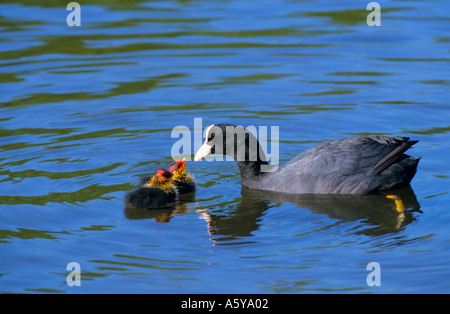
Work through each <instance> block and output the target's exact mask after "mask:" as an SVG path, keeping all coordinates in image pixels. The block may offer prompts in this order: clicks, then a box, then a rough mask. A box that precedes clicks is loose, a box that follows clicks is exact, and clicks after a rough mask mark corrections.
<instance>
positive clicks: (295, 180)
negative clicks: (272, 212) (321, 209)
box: [194, 124, 419, 194]
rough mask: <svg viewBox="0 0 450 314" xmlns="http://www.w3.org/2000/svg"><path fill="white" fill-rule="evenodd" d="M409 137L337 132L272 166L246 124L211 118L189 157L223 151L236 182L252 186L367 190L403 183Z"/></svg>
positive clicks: (408, 176) (409, 174)
mask: <svg viewBox="0 0 450 314" xmlns="http://www.w3.org/2000/svg"><path fill="white" fill-rule="evenodd" d="M415 143H417V141H410V140H409V138H408V137H401V136H395V137H391V136H356V137H349V138H342V139H338V140H333V141H326V142H324V143H321V144H319V145H317V146H315V147H312V148H310V149H308V150H306V151H304V152H303V153H301V154H299V155H297V156H296V157H294V158H293V159H292V160H290V161H289V162H287V163H285V164H283V165H280V166H279V167H278V169H276V168H274V166H271V165H269V164H268V162H267V161H266V158H265V155H264V152H263V151H262V149H261V147H260V145H259V143H258V141H257V139H256V138H255V136H253V135H252V134H251V133H250V132H249V131H248V130H246V129H244V128H243V127H236V126H233V125H230V124H219V125H214V124H213V125H211V126H210V127H209V128H208V129H207V130H206V141H205V143H204V144H203V146H201V147H200V149H199V150H198V152H197V153H196V155H195V158H194V160H196V161H198V160H201V159H202V158H203V157H205V156H206V155H209V154H215V153H218V154H223V155H229V156H231V157H233V158H234V159H235V160H236V161H237V164H238V166H239V170H240V172H241V176H242V184H243V185H244V186H246V187H248V188H250V189H255V190H267V191H276V192H283V193H323V194H369V193H375V192H379V191H386V190H392V189H397V188H401V187H404V186H407V185H409V183H410V181H411V180H412V178H413V177H414V174H415V173H416V169H417V164H418V162H419V158H413V157H410V156H408V155H406V154H404V152H406V151H407V150H408V149H409V148H410V147H411V146H412V145H414V144H415ZM272 170H273V171H272Z"/></svg>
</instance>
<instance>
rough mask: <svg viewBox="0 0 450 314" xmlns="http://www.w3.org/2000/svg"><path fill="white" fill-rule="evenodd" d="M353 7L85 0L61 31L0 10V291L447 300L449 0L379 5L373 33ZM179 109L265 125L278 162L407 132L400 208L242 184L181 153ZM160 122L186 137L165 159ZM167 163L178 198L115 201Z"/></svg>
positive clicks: (5, 4)
mask: <svg viewBox="0 0 450 314" xmlns="http://www.w3.org/2000/svg"><path fill="white" fill-rule="evenodd" d="M368 2H369V1H367V3H368ZM367 3H366V2H361V1H268V0H267V1H257V2H256V1H251V0H239V1H237V0H236V1H216V0H208V1H206V0H199V1H136V4H118V2H116V1H106V0H104V1H100V0H98V1H90V4H89V5H87V4H83V3H80V4H81V26H79V27H77V26H73V27H69V26H68V25H67V24H66V17H67V15H68V14H69V13H70V11H67V10H66V5H67V3H61V2H60V1H41V3H40V4H39V5H37V4H36V3H35V1H27V0H20V1H2V3H1V4H0V12H1V14H0V33H1V36H0V88H1V93H0V239H1V240H0V253H1V258H0V291H1V292H3V293H330V292H331V293H336V292H338V293H449V292H450V284H449V282H448V280H447V279H448V278H449V277H450V271H449V268H448V265H449V263H450V232H449V228H448V225H449V224H450V214H449V211H448V209H449V206H448V204H449V201H450V198H449V191H450V190H449V179H450V172H449V170H448V156H449V155H450V154H449V153H450V147H449V140H450V136H449V132H450V124H449V121H450V119H449V118H450V110H449V102H448V100H449V97H448V95H449V58H448V51H449V48H450V47H449V42H450V41H449V30H450V24H449V19H448V12H449V3H448V2H447V1H437V0H436V1H393V0H391V1H383V2H380V5H381V26H379V27H376V26H374V27H369V26H368V25H367V23H366V17H367V14H368V13H369V11H367V10H366V5H367ZM195 118H197V119H201V123H202V124H201V129H204V128H206V127H207V126H208V125H210V124H212V123H220V122H229V123H234V124H240V125H243V126H245V127H247V126H255V127H257V128H258V127H260V126H267V127H270V126H275V127H278V128H279V157H280V161H281V162H285V161H287V160H289V159H291V158H292V157H294V156H295V155H297V154H298V153H300V152H302V151H304V150H306V149H307V148H309V147H312V146H313V145H316V144H318V143H320V142H323V141H325V140H329V139H336V138H341V137H346V136H352V135H360V134H387V135H404V136H409V137H411V138H412V139H416V140H419V143H417V144H416V145H415V146H414V147H413V148H412V149H411V150H410V154H411V155H413V156H420V157H422V159H421V161H420V164H419V168H418V172H417V174H416V176H415V178H414V179H413V181H412V183H411V187H409V188H407V189H404V190H401V191H396V193H398V194H399V195H401V196H402V199H403V201H404V203H405V206H406V207H407V211H406V212H405V213H404V214H401V215H400V214H398V213H397V212H396V211H395V206H394V202H393V201H392V200H389V199H385V198H384V197H382V196H380V197H373V198H368V197H367V198H364V197H355V198H348V197H341V198H321V197H309V198H308V197H301V196H298V197H287V196H285V195H280V194H278V195H277V194H275V195H273V194H268V193H261V192H255V191H249V190H247V189H242V187H241V183H240V175H239V170H238V168H237V166H236V164H235V163H234V162H226V161H223V162H220V161H201V162H193V161H192V157H193V154H194V153H195V151H194V148H195V147H194V135H193V134H194V133H193V131H194V128H195V123H194V119H195ZM195 121H200V120H195ZM179 126H186V127H188V128H189V129H190V130H191V131H192V143H191V144H192V145H191V146H190V148H191V149H190V151H187V152H180V154H179V155H177V156H172V154H171V149H172V147H173V145H174V144H175V143H176V142H177V140H178V138H173V137H171V133H172V130H174V129H177V127H179ZM182 153H183V156H181V154H182ZM175 157H176V158H179V157H185V158H187V159H188V163H187V166H188V170H189V171H190V173H191V174H192V175H194V177H195V179H196V182H197V191H196V193H195V196H193V197H190V198H187V199H181V200H180V202H179V203H178V204H177V205H176V207H175V208H172V209H166V210H157V211H146V210H145V211H129V210H126V209H125V208H124V206H123V198H124V195H125V194H126V192H128V191H130V190H132V189H133V188H135V187H136V182H137V181H138V178H139V177H140V176H144V175H150V174H152V173H154V171H155V170H156V169H158V168H164V167H165V168H167V166H168V165H169V164H170V163H171V162H172V161H173V158H175ZM287 180H289V178H287ZM70 262H76V263H78V265H79V266H80V268H81V277H80V280H79V283H80V284H81V285H80V286H69V285H68V283H67V277H68V276H69V278H74V277H70V272H71V270H67V268H66V267H67V265H68V264H69V263H70ZM370 262H376V263H378V264H379V265H380V273H379V274H380V278H381V281H380V284H381V285H380V286H370V285H368V284H367V282H366V279H367V277H368V276H369V275H370V270H367V269H366V267H367V264H368V263H370Z"/></svg>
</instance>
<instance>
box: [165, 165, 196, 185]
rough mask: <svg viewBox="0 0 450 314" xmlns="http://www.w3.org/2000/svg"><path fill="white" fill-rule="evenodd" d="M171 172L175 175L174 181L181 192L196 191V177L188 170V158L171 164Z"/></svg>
mask: <svg viewBox="0 0 450 314" xmlns="http://www.w3.org/2000/svg"><path fill="white" fill-rule="evenodd" d="M169 172H170V173H171V174H172V175H173V176H172V182H173V184H174V185H175V187H176V188H177V190H178V192H179V193H180V194H184V193H190V192H193V191H195V181H194V177H192V176H191V175H190V174H189V173H188V172H186V160H185V159H184V158H183V159H182V160H180V161H175V162H174V163H173V164H171V165H170V166H169Z"/></svg>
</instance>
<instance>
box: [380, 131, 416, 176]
mask: <svg viewBox="0 0 450 314" xmlns="http://www.w3.org/2000/svg"><path fill="white" fill-rule="evenodd" d="M393 139H395V141H394V143H392V144H391V145H389V146H388V150H387V153H386V155H385V156H384V157H383V158H381V160H380V161H378V162H377V163H376V165H375V166H373V168H372V169H371V170H372V171H373V172H375V173H380V172H382V171H383V170H385V169H386V168H388V167H389V166H391V165H392V164H394V163H396V162H397V161H398V160H399V159H401V158H403V153H404V152H406V151H407V150H408V149H409V148H410V147H411V146H413V145H414V144H416V143H417V142H418V141H410V140H409V137H394V138H393ZM389 148H390V149H389Z"/></svg>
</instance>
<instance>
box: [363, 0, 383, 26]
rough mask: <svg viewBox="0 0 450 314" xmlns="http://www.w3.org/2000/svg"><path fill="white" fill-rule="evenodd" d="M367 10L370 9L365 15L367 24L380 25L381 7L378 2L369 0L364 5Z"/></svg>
mask: <svg viewBox="0 0 450 314" xmlns="http://www.w3.org/2000/svg"><path fill="white" fill-rule="evenodd" d="M366 10H367V11H372V12H370V13H369V14H368V15H367V19H366V22H367V25H369V26H381V7H380V4H379V3H378V2H370V3H368V4H367V7H366Z"/></svg>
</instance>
